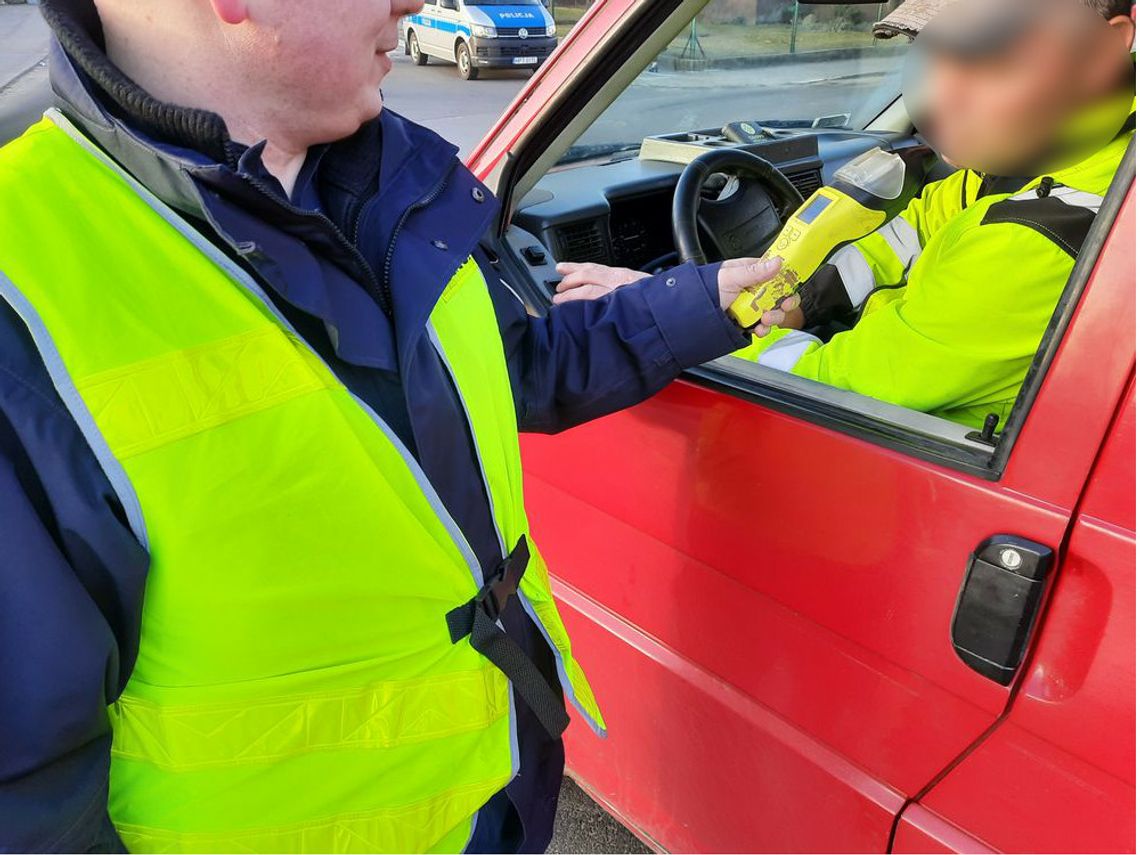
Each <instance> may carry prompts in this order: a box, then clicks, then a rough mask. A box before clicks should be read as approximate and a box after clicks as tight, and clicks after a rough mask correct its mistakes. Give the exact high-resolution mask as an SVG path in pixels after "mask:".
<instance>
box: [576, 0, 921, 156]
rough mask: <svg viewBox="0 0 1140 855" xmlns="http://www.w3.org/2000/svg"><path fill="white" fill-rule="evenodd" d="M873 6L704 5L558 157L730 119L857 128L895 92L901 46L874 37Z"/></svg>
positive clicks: (614, 148) (714, 126) (609, 152)
mask: <svg viewBox="0 0 1140 855" xmlns="http://www.w3.org/2000/svg"><path fill="white" fill-rule="evenodd" d="M893 5H895V4H888V3H884V4H880V6H882V8H883V9H884V10H885V9H887V8H888V7H890V6H893ZM880 6H876V5H872V6H858V5H851V4H827V5H812V6H807V5H800V4H796V3H767V4H766V3H759V4H756V10H755V11H754V12H753V14H751V15H741V14H739V11H740V4H735V3H725V2H713V3H710V4H709V5H708V6H706V7H705V9H704V10H703V11H702V12H700V13H699V14H698V15H697V16H696V17H695V18H693V19H692V20H691V21H690V22H689V25H688V26H686V27H684V28H683V29H682V31H681V32H680V33H679V34H678V35H677V36H676V37H675V38H674V39H673V40H672V41H671V42H670V43H669V45H668V47H666V48H665V50H663V51H662V52H661V53H660V54H659V55H658V56H657V57H656V59H654V60H653V61H652V62H651V63H650V64H649V66H648V67H647V68H646V69H645V70H644V71H643V72H642V73H641V74H640V75H638V77H637V78H636V79H635V80H634V81H633V83H632V84H630V86H628V87H627V88H626V89H625V91H624V92H622V93H621V94H620V95H619V96H618V97H617V99H616V100H614V101H613V103H612V104H610V105H609V107H608V108H607V109H606V110H605V111H604V112H603V113H602V115H601V116H599V117H598V118H597V119H596V120H595V121H594V123H593V124H592V125H591V126H590V127H589V128H588V129H587V130H586V132H585V133H583V134H582V135H581V136H580V137H579V138H578V140H577V141H576V142H575V143H574V145H572V146H571V147H570V148H569V149H568V150H567V151H566V152H565V153H564V154H563V155H562V158H561V160H560V163H561V164H563V165H565V164H570V163H574V162H577V161H582V160H587V159H591V158H595V157H601V156H622V155H623V154H627V153H636V152H638V151H639V150H640V148H641V145H642V141H643V140H644V139H645V138H646V137H652V136H661V135H683V134H688V133H692V132H694V131H698V132H699V131H701V130H714V131H715V130H718V129H720V128H722V127H723V126H724V125H725V124H726V123H727V122H728V121H735V122H739V123H745V124H749V123H753V122H755V123H757V125H758V126H759V123H762V126H763V127H769V128H771V127H784V128H793V127H812V126H813V125H814V126H817V127H821V126H822V127H830V128H842V129H848V130H861V129H863V128H865V127H866V126H867V125H868V124H869V123H870V122H871V121H872V120H873V119H874V118H875V117H876V116H878V115H879V114H881V113H882V112H883V110H884V109H885V108H886V107H887V106H888V105H890V104H891V103H892V102H893V101H894V100H895V99H896V98H897V97H898V94H899V92H900V91H901V75H902V65H903V57H904V55H905V53H906V50H907V44H906V40H905V39H896V40H893V41H889V42H885V41H882V40H877V39H874V38H872V36H871V25H872V24H873V23H874V21H876V20H878V17H879V8H880ZM736 130H737V132H739V133H740V134H741V135H744V134H747V133H748V131H746V130H745V129H743V128H739V127H738V128H736Z"/></svg>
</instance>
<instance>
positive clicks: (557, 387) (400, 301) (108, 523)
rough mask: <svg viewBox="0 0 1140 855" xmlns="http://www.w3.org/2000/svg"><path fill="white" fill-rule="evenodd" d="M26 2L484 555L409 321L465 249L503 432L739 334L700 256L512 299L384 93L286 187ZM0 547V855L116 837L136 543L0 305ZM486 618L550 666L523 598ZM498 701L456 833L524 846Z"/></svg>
mask: <svg viewBox="0 0 1140 855" xmlns="http://www.w3.org/2000/svg"><path fill="white" fill-rule="evenodd" d="M44 10H45V15H46V16H47V17H48V20H49V22H50V23H51V24H52V27H53V29H54V31H55V33H56V36H57V41H56V43H55V44H54V45H53V55H52V82H53V87H54V88H55V91H56V93H57V97H58V99H59V102H60V106H61V108H62V109H63V111H64V112H65V113H66V114H67V116H68V117H69V118H70V119H71V120H72V121H73V122H75V123H76V124H77V125H79V127H80V128H81V129H83V131H84V132H85V133H86V134H87V135H89V137H90V138H91V139H93V140H94V141H96V142H97V143H98V144H99V145H100V146H102V147H103V148H104V149H105V150H106V151H107V152H108V153H109V154H111V156H113V157H114V158H115V159H116V160H117V161H118V162H119V163H120V164H122V165H123V166H124V167H125V168H126V169H127V170H128V171H130V172H132V173H133V174H134V175H135V176H136V177H137V178H139V180H141V181H142V182H143V183H144V184H146V185H147V186H148V187H149V188H150V189H151V190H152V191H153V192H155V193H156V195H158V196H160V197H161V198H162V199H163V200H164V201H166V202H167V203H168V204H170V205H171V206H173V207H175V208H176V209H178V210H179V211H180V212H181V213H182V214H183V215H184V216H186V217H187V218H188V219H190V220H191V221H192V222H194V223H196V224H197V225H198V226H199V228H200V229H201V230H202V231H203V233H204V234H206V235H207V236H208V237H209V238H210V239H211V240H213V241H215V242H216V243H217V244H218V245H219V246H220V247H221V248H222V249H224V250H225V251H226V252H228V253H230V254H231V255H232V256H233V257H234V258H236V259H238V260H239V261H240V262H241V263H242V264H244V265H245V266H246V267H247V269H249V270H250V271H251V272H252V273H253V274H254V275H255V276H256V277H257V278H258V279H259V280H260V281H261V282H262V283H263V284H264V285H265V286H266V291H267V292H268V293H269V295H270V297H271V299H273V301H274V302H275V304H276V305H277V306H278V308H279V309H280V310H281V311H282V312H283V313H284V314H286V316H287V317H288V318H289V319H290V321H292V322H293V323H294V325H295V326H296V327H297V329H298V331H299V332H300V333H301V335H303V336H304V337H305V338H306V340H307V341H308V342H309V343H310V344H311V345H312V346H313V347H314V348H315V349H316V350H317V351H318V352H319V353H320V354H321V355H322V356H323V357H324V358H325V359H326V360H327V361H328V363H329V364H330V366H331V367H332V369H333V371H334V372H335V373H336V374H337V376H338V377H339V378H340V380H341V381H342V382H343V383H344V384H345V385H346V386H347V387H348V388H349V389H350V390H351V391H352V392H353V393H354V394H356V395H358V396H359V397H360V398H362V399H363V400H365V401H366V402H368V403H369V404H370V405H371V406H372V407H373V408H374V409H375V410H376V411H377V412H378V413H379V414H380V415H381V417H383V418H384V419H385V420H386V421H387V422H388V423H389V424H390V425H391V426H392V427H393V429H394V430H395V431H396V432H397V433H398V434H399V435H400V436H401V438H402V439H403V440H404V441H405V443H406V444H407V445H408V447H409V448H410V449H412V451H413V453H414V454H415V455H416V456H417V458H418V460H419V462H420V463H421V465H422V466H423V468H424V470H425V472H426V473H427V475H428V477H429V478H430V479H431V481H432V482H433V484H434V486H435V487H436V489H437V491H438V493H439V495H440V497H441V498H442V500H443V502H444V504H445V505H446V506H447V508H448V510H449V511H450V512H451V514H452V516H453V517H454V518H455V519H456V521H457V522H458V524H459V525H460V527H461V529H462V530H463V533H464V534H465V535H466V537H467V539H468V541H469V542H470V543H471V545H472V548H473V549H474V550H475V552H476V554H477V555H478V557H479V559H480V561H481V563H482V564H483V567H484V569H485V570H488V569H490V568H492V567H494V566H495V565H496V564H497V563H498V561H499V560H500V551H499V550H500V547H499V542H498V539H497V537H496V535H495V531H494V528H493V524H492V520H491V516H490V513H489V511H488V508H487V504H486V500H485V498H484V493H483V487H482V481H481V479H480V475H479V470H478V468H477V462H476V459H475V454H474V449H473V446H472V443H471V438H470V436H469V435H468V432H467V428H466V423H465V420H464V416H463V411H462V407H461V404H460V402H459V401H458V399H457V398H456V395H455V392H454V389H453V387H452V385H451V383H450V380H449V379H448V376H447V374H446V373H445V370H444V367H443V366H442V364H441V362H440V360H439V358H438V356H437V354H436V352H435V350H434V348H433V347H432V346H431V345H430V343H429V342H428V340H427V337H426V335H425V321H426V320H427V318H428V314H429V313H430V311H431V309H432V307H433V305H434V303H435V301H436V299H437V297H438V296H439V294H440V292H441V291H442V289H443V287H444V285H445V284H446V283H447V281H448V280H449V279H450V277H451V275H452V273H453V272H454V271H455V270H456V269H457V268H458V266H459V264H460V263H461V262H462V261H463V260H464V259H465V258H467V256H468V255H471V254H474V255H475V256H476V258H477V260H479V262H480V264H481V266H482V268H483V271H484V274H485V277H486V279H487V282H488V284H489V287H490V290H491V294H492V297H493V300H494V304H495V307H496V312H497V315H498V319H499V324H500V329H501V332H502V338H503V344H504V347H505V351H506V355H507V359H508V364H509V368H510V373H511V379H512V384H513V388H514V392H515V397H516V406H517V411H518V421H519V426H520V428H521V429H522V430H529V431H542V432H554V431H559V430H563V429H565V428H569V427H572V426H573V425H576V424H579V423H581V422H584V421H586V420H589V419H592V418H596V417H598V416H601V415H604V414H606V413H610V412H613V411H615V410H618V409H621V408H624V407H628V406H630V405H632V404H635V403H637V402H639V401H641V400H643V399H645V398H647V397H648V396H650V395H652V394H654V393H655V392H657V391H658V390H660V389H661V388H662V387H663V386H664V385H666V384H667V383H668V382H670V381H671V380H672V379H674V378H675V377H676V376H677V375H678V374H679V372H681V371H682V370H683V369H685V368H687V367H691V366H695V365H698V364H700V363H702V362H704V361H707V360H709V359H713V358H716V357H718V356H721V355H724V354H725V353H728V352H730V351H731V350H733V349H735V348H738V347H740V346H742V345H743V344H745V343H746V338H745V337H744V335H743V334H742V333H741V332H740V331H739V330H738V329H737V328H735V327H734V326H733V325H732V324H731V323H730V322H729V321H728V319H727V318H726V317H725V315H724V313H723V312H722V311H721V310H720V308H719V301H718V297H717V290H716V283H715V279H716V268H715V267H710V268H704V269H698V268H696V267H694V266H691V265H690V266H686V267H682V268H679V269H677V270H675V271H672V272H671V273H670V276H671V277H672V278H673V280H674V281H673V283H672V284H670V283H667V282H666V279H665V277H656V278H653V279H649V280H646V281H645V282H644V283H642V284H639V285H637V286H632V287H629V288H626V289H622V290H621V291H619V292H618V293H616V294H614V295H612V296H611V297H609V298H607V299H605V300H601V301H597V302H578V303H573V304H569V305H567V306H564V307H559V308H557V309H554V310H553V311H551V312H550V313H549V314H548V315H546V316H545V317H542V318H535V317H530V316H528V314H527V312H526V311H525V309H524V307H523V305H522V303H521V302H520V301H519V300H518V298H517V297H516V296H515V295H514V293H513V292H512V291H511V290H510V289H509V288H508V287H506V285H505V284H504V283H503V282H502V281H501V280H500V278H499V273H498V271H497V269H496V267H495V265H494V264H492V263H491V262H490V261H489V260H488V256H487V254H486V253H484V252H483V251H482V249H481V248H480V240H481V238H482V237H483V236H484V234H485V233H486V232H487V230H488V228H489V227H490V226H491V225H492V223H493V221H494V216H495V213H496V203H495V201H494V200H493V198H492V197H491V195H490V193H489V192H486V190H485V188H482V187H481V186H480V185H479V182H478V181H477V180H476V179H475V178H474V177H473V176H472V175H471V174H470V173H469V172H468V171H467V170H466V169H465V168H464V167H463V166H462V165H461V164H459V162H458V161H457V159H456V149H455V147H454V146H452V145H450V144H449V143H447V142H445V141H444V140H442V139H440V138H439V137H438V136H436V135H435V134H434V133H432V132H431V131H428V130H426V129H424V128H422V127H419V126H417V125H415V124H413V123H411V122H409V121H407V120H405V119H403V118H401V117H399V116H397V115H395V114H394V113H391V112H389V111H385V112H384V113H383V114H382V116H381V117H380V118H379V119H377V120H376V121H374V122H371V123H369V124H368V125H365V126H364V127H363V128H361V130H360V131H359V132H358V133H357V134H356V135H355V136H353V137H351V138H349V139H347V140H343V141H341V142H338V143H335V144H332V145H329V146H322V147H319V148H317V149H314V150H313V151H312V152H311V153H310V156H309V158H308V161H307V162H306V164H305V167H304V170H303V171H302V174H301V177H300V179H299V180H298V182H297V187H296V189H295V191H294V193H293V197H292V199H288V198H286V196H285V193H284V191H283V190H282V188H281V186H280V185H279V184H278V183H277V182H276V181H275V180H274V179H273V178H272V176H271V175H269V173H268V172H266V170H265V168H264V166H263V165H262V163H261V160H260V152H261V147H260V146H254V147H251V148H246V147H244V146H241V145H239V144H237V143H234V142H233V141H231V140H229V138H228V136H226V135H225V131H224V126H221V125H220V120H219V119H218V118H217V117H214V116H211V115H209V114H201V113H200V112H199V111H187V110H179V109H178V108H173V107H172V106H171V105H163V104H159V103H158V102H156V101H154V100H153V99H151V98H150V97H149V96H148V95H146V93H145V92H143V91H142V90H141V89H139V88H138V87H136V86H134V85H133V84H132V83H131V82H130V81H127V80H126V79H125V78H123V77H122V75H121V74H119V73H118V72H117V71H116V70H115V69H114V68H113V67H112V66H110V64H109V62H108V61H107V60H106V57H105V55H103V54H102V43H101V32H100V30H99V27H98V20H97V18H96V17H95V14H94V9H93V6H92V4H91V0H66V2H65V0H46V2H45V6H44ZM0 156H2V155H0ZM480 190H482V191H483V192H477V191H480ZM0 204H3V201H2V200H0ZM91 204H92V205H98V204H99V200H98V199H92V200H91ZM66 215H67V212H66V211H61V212H60V216H66ZM105 215H106V216H110V217H113V216H114V215H115V212H114V211H113V210H108V211H106V212H105ZM140 249H142V250H143V251H145V248H140ZM53 251H58V252H66V251H67V247H65V246H64V247H56V248H55V249H54V250H53ZM2 264H3V252H2V248H0V266H2ZM154 285H155V287H161V286H162V283H161V282H155V283H154ZM316 464H317V465H319V461H317V462H316ZM0 554H2V555H3V559H2V560H0V687H2V688H0V851H80V852H82V851H101V850H116V849H120V848H121V846H122V844H121V842H120V841H119V839H118V837H117V835H116V834H115V832H114V829H113V827H112V826H111V824H110V822H109V820H108V817H107V784H108V782H107V774H108V767H109V747H110V741H111V735H110V729H109V724H108V718H107V714H106V706H107V704H109V703H110V702H112V701H113V700H114V699H115V698H116V697H117V696H118V694H119V693H120V692H121V691H122V689H123V687H124V685H125V684H126V682H127V679H128V677H129V676H130V673H131V668H132V665H133V662H134V659H135V655H136V652H137V646H138V637H139V616H140V610H141V602H142V597H143V587H144V582H145V580H146V574H147V568H148V563H149V562H148V555H147V553H146V551H145V550H144V549H143V547H142V546H141V545H140V544H139V543H138V542H137V541H136V540H135V539H134V538H133V536H132V535H131V532H130V529H129V528H128V525H127V523H126V520H125V517H124V514H123V510H122V508H121V507H120V506H119V504H118V501H117V499H116V497H115V494H114V492H113V491H112V489H111V487H110V485H109V483H108V482H107V480H106V478H105V476H104V475H103V472H102V470H101V469H100V467H99V465H98V463H97V462H96V459H95V457H94V455H93V453H92V452H91V450H90V449H89V447H88V446H87V445H86V443H85V442H84V440H83V437H82V436H81V434H80V432H79V429H78V427H77V426H76V425H75V423H74V422H73V421H72V420H71V418H70V416H69V415H68V413H67V410H66V409H65V408H64V406H63V404H62V402H61V401H60V399H59V397H58V395H57V394H56V392H55V389H54V388H53V386H52V384H51V381H50V379H49V377H48V373H47V370H46V368H45V367H44V366H43V364H42V363H41V361H40V359H39V356H38V355H37V352H36V349H35V347H34V346H33V344H32V341H31V338H30V336H29V334H28V332H27V330H26V329H25V327H24V326H23V324H22V322H21V321H20V320H19V318H18V317H17V315H16V314H15V312H14V311H12V310H11V309H10V308H9V307H8V306H7V304H5V303H3V302H2V301H0ZM441 620H442V616H441ZM503 621H504V625H505V627H506V629H507V630H508V632H510V633H511V635H512V636H513V637H514V638H515V639H516V640H518V641H519V643H520V644H521V645H522V646H523V647H524V648H525V649H527V650H528V651H529V652H530V654H531V656H532V658H534V659H535V661H536V662H537V663H538V664H539V667H540V668H541V669H543V670H544V671H545V672H547V674H548V675H549V676H553V662H552V657H551V656H550V654H549V651H548V650H547V649H546V647H545V645H544V644H543V642H542V640H541V638H540V636H539V635H538V633H537V631H536V629H535V627H534V626H533V625H532V624H531V623H530V621H529V619H528V618H527V617H526V615H525V614H524V613H523V612H522V610H521V609H519V608H517V607H512V608H508V610H507V611H506V612H505V613H504V615H503ZM515 707H516V709H517V710H518V715H519V728H518V730H519V743H520V744H519V752H520V760H521V763H520V773H519V776H518V777H517V778H516V779H515V781H513V782H512V783H511V784H510V785H509V786H508V787H507V788H506V790H504V792H502V793H500V794H499V795H497V796H496V797H494V798H492V800H491V801H490V802H489V803H488V805H487V806H486V807H484V809H483V810H482V811H481V812H480V816H479V820H478V823H477V826H476V833H475V835H474V837H473V839H472V841H471V844H470V847H469V849H470V850H471V851H542V850H544V849H545V847H546V845H547V843H548V842H549V839H550V836H551V832H552V822H553V815H554V807H555V804H556V800H557V794H558V787H559V783H560V780H561V775H562V762H563V757H562V746H561V743H560V742H559V741H557V740H551V739H550V738H549V737H547V736H546V734H545V732H544V731H543V730H542V728H541V727H540V726H538V724H537V722H536V721H535V720H534V717H533V715H532V714H530V712H529V710H528V709H527V707H526V705H525V704H523V703H521V702H516V704H515ZM317 785H319V782H318V784H317Z"/></svg>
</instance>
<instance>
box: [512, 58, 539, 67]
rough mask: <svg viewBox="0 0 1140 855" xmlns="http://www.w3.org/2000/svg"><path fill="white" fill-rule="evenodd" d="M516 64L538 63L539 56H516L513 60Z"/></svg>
mask: <svg viewBox="0 0 1140 855" xmlns="http://www.w3.org/2000/svg"><path fill="white" fill-rule="evenodd" d="M511 61H512V62H513V63H514V64H515V65H538V57H537V56H516V57H515V58H514V59H513V60H511Z"/></svg>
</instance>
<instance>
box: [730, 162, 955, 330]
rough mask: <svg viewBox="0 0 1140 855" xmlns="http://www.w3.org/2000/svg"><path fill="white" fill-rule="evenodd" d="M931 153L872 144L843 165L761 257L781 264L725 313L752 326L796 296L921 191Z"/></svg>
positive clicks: (742, 324)
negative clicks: (841, 253) (834, 255)
mask: <svg viewBox="0 0 1140 855" xmlns="http://www.w3.org/2000/svg"><path fill="white" fill-rule="evenodd" d="M933 159H934V153H933V152H932V151H931V150H930V149H929V148H927V147H925V146H916V147H914V148H910V149H905V150H903V151H902V152H891V151H884V150H883V149H881V148H873V149H871V150H870V151H868V152H866V153H864V154H861V155H859V156H858V157H857V158H855V159H854V160H852V161H851V162H850V163H848V164H846V165H844V166H842V167H841V168H840V169H839V170H838V171H837V172H836V173H835V179H834V180H833V181H832V183H831V184H830V185H828V186H826V187H821V188H820V189H819V190H817V191H816V192H815V193H813V194H812V195H811V196H810V197H808V200H807V201H806V202H804V204H803V205H802V206H801V207H800V209H799V210H798V211H796V212H795V213H794V214H792V216H791V217H790V218H789V219H788V222H787V223H786V224H785V225H784V228H783V230H782V231H781V232H780V234H779V235H778V236H777V237H776V240H775V242H774V243H773V244H772V246H770V247H769V248H768V251H767V252H765V253H764V258H765V259H768V258H773V257H776V256H779V257H780V258H782V259H783V260H784V266H783V267H782V268H781V270H780V272H779V273H777V274H776V276H775V277H774V278H773V279H771V280H769V281H768V282H763V283H761V284H759V285H757V286H756V287H755V288H754V289H749V290H746V291H744V292H742V293H741V295H740V296H739V297H737V298H736V301H735V302H734V303H733V304H732V306H731V307H730V308H729V310H728V313H729V315H731V316H732V318H733V320H735V321H736V322H737V323H738V324H740V325H741V326H742V327H744V328H745V329H750V328H752V327H754V326H756V324H758V323H760V319H761V317H763V315H764V313H765V312H767V311H769V310H771V309H774V308H776V307H777V306H779V305H780V304H781V303H782V302H783V301H784V300H786V299H787V298H788V297H791V296H792V295H793V294H795V293H796V292H797V291H798V290H799V289H800V286H801V285H803V283H804V282H806V281H807V280H808V279H809V278H810V277H811V275H812V274H813V273H815V272H816V270H818V269H819V268H820V266H821V265H822V264H823V263H824V261H825V260H827V258H829V257H830V256H831V254H832V253H834V252H835V251H836V250H837V249H840V248H841V247H843V246H846V245H847V244H849V243H853V242H854V241H857V240H859V239H860V238H864V237H866V236H867V235H869V234H871V233H872V232H874V231H875V230H876V229H878V228H880V227H881V226H883V225H884V224H885V223H888V222H890V221H891V220H893V219H894V218H895V217H897V216H898V215H899V214H901V213H902V212H903V211H905V210H906V207H907V205H909V204H910V203H911V200H913V199H914V197H915V196H917V195H918V192H919V190H920V189H922V185H923V182H924V181H925V179H926V174H927V171H928V169H929V166H930V164H931V163H932V162H933Z"/></svg>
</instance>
